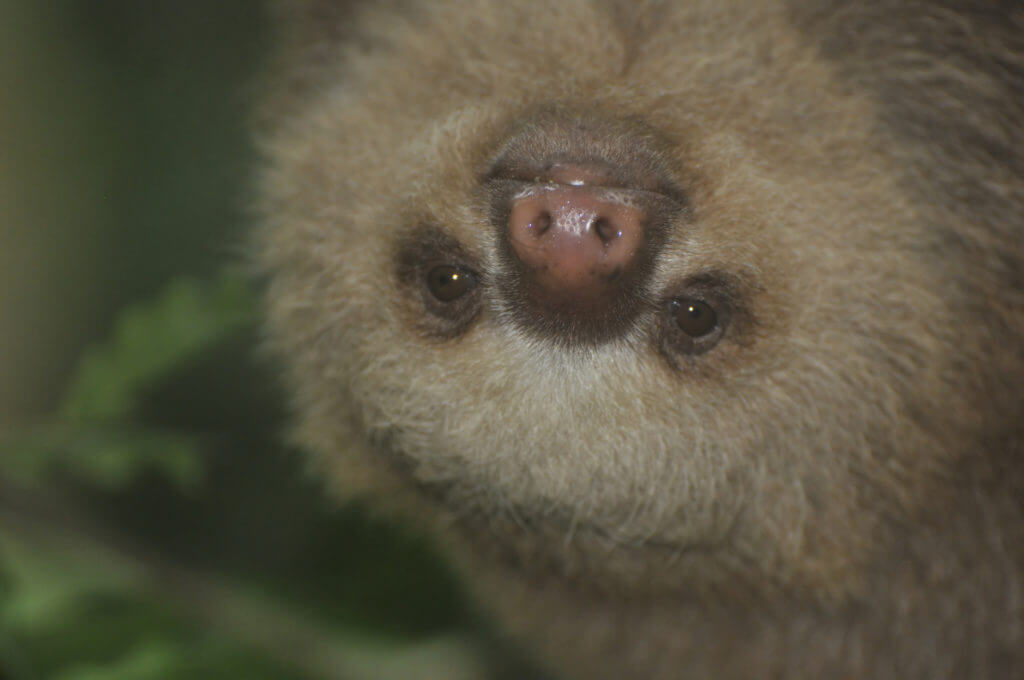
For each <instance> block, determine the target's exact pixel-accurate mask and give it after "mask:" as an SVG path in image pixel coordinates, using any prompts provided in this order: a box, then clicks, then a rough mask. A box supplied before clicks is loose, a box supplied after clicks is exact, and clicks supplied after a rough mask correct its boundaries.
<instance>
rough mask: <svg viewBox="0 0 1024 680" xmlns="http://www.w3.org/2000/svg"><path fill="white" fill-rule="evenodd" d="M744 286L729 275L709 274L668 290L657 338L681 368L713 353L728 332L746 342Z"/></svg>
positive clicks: (691, 278)
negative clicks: (711, 351)
mask: <svg viewBox="0 0 1024 680" xmlns="http://www.w3.org/2000/svg"><path fill="white" fill-rule="evenodd" d="M743 291H744V287H743V285H742V284H741V282H740V281H739V280H738V279H737V278H736V277H734V276H732V275H730V274H729V273H727V272H719V271H709V272H703V273H700V274H697V275H695V276H692V277H690V278H688V279H684V280H682V281H679V282H677V283H676V284H674V285H672V286H670V287H669V288H668V289H667V290H666V291H665V297H663V298H662V304H661V313H660V314H658V325H657V330H656V331H655V335H654V339H655V342H656V343H657V345H658V349H659V350H660V351H661V354H662V356H664V357H665V359H667V360H668V362H669V363H670V364H671V365H672V366H673V367H674V368H677V369H683V368H684V367H685V366H686V365H687V364H688V363H689V362H690V361H692V360H693V358H694V357H696V356H698V355H700V354H704V353H705V352H708V351H710V350H711V349H713V348H714V347H716V346H717V345H718V343H719V342H720V341H721V340H722V338H724V337H725V336H726V333H728V334H729V335H730V336H732V337H733V339H734V340H738V339H742V336H743V335H745V334H746V332H747V331H746V329H747V328H749V324H750V316H749V313H748V312H747V308H746V306H745V305H744V294H743Z"/></svg>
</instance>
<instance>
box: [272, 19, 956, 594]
mask: <svg viewBox="0 0 1024 680" xmlns="http://www.w3.org/2000/svg"><path fill="white" fill-rule="evenodd" d="M725 5H729V3H725V4H724V5H723V7H724V6H725ZM492 9H493V10H494V11H493V12H491V11H488V12H481V11H473V12H469V11H466V12H455V13H451V12H444V11H438V12H437V13H436V15H435V13H432V12H430V11H426V10H424V11H422V12H420V13H417V14H416V16H415V17H403V16H391V15H387V14H386V13H381V14H380V15H379V16H378V15H377V14H375V13H374V12H375V10H372V9H371V10H367V17H369V18H368V19H366V25H367V26H369V27H372V30H370V31H369V32H370V33H372V40H376V41H377V42H376V43H374V45H375V46H374V47H373V49H369V50H368V51H365V52H364V51H361V50H363V48H362V47H358V48H356V47H354V48H352V49H351V50H350V51H349V52H347V53H345V55H344V56H345V59H344V60H340V61H343V62H344V64H345V66H344V67H343V69H342V67H339V73H338V74H337V84H333V85H328V86H325V87H323V88H321V89H319V90H318V91H317V93H316V94H315V96H311V97H310V99H309V100H308V102H307V103H306V106H305V107H304V108H303V109H302V110H301V111H300V112H298V113H296V114H295V115H293V116H291V117H290V119H289V120H288V122H287V124H286V125H282V126H280V129H278V130H277V131H276V132H275V134H274V136H273V138H272V139H271V140H270V141H269V142H268V146H267V148H268V153H269V155H270V156H271V159H272V163H271V169H270V170H269V171H268V173H267V176H266V182H265V186H266V193H267V195H268V198H267V201H266V212H267V214H268V215H269V218H268V227H267V229H266V231H265V235H264V241H265V242H264V260H265V261H266V262H267V263H268V265H269V268H270V270H271V272H272V274H273V282H272V285H271V292H270V296H269V301H270V302H269V304H270V317H271V325H272V330H273V331H274V336H275V338H276V342H277V344H278V346H279V347H280V351H281V352H282V354H283V355H284V356H285V357H286V359H287V361H288V364H289V368H290V371H291V379H292V381H293V385H294V386H295V390H294V391H295V393H296V395H297V400H298V405H299V412H300V415H301V418H302V425H301V426H300V430H301V432H300V436H301V438H302V440H303V441H304V442H305V443H307V444H309V445H310V446H311V447H312V448H313V449H315V450H317V451H318V452H319V454H320V455H321V457H322V458H323V460H324V461H325V464H326V465H327V466H328V469H329V470H331V474H332V475H336V476H338V477H342V478H346V479H349V480H357V482H362V483H367V484H369V485H371V486H378V487H380V488H383V489H385V490H389V489H392V488H393V487H394V486H395V485H396V484H402V485H405V484H411V486H412V487H413V488H416V489H418V490H420V491H421V492H423V493H422V496H423V497H424V498H427V499H429V503H430V504H435V503H436V504H439V506H440V507H443V508H446V509H447V511H450V512H451V513H452V514H453V515H454V516H455V517H457V518H459V519H460V521H465V522H467V523H473V522H482V523H484V524H488V523H500V522H503V521H509V522H511V523H513V524H515V525H518V526H521V527H530V530H536V531H537V532H540V533H543V532H547V533H548V534H552V535H560V536H563V537H566V539H565V540H564V541H553V542H552V543H553V545H551V546H549V547H548V548H545V550H546V551H547V552H549V553H551V554H552V555H549V556H550V557H551V559H555V560H558V559H560V557H559V556H560V555H563V554H568V553H569V552H571V551H572V550H573V549H574V548H573V546H575V545H577V544H584V543H586V542H587V541H591V542H594V543H595V544H600V545H602V546H605V547H606V548H607V550H605V553H603V554H602V555H603V556H602V557H601V558H600V559H598V558H595V562H599V563H600V564H595V565H594V568H596V569H600V568H603V567H602V566H601V565H603V564H604V563H605V562H607V559H606V555H607V552H608V550H613V549H619V548H621V550H622V551H628V550H629V549H631V548H632V547H636V546H643V545H648V546H660V547H661V548H663V549H664V550H665V551H666V554H671V555H673V556H675V558H678V559H679V560H682V561H683V562H685V561H686V560H688V559H691V557H690V556H691V555H699V557H693V559H695V560H696V559H708V558H709V557H710V558H711V559H713V560H715V561H716V564H717V565H718V566H719V568H718V569H717V572H716V573H718V574H721V575H722V576H721V578H731V577H732V575H735V573H737V572H738V571H746V572H750V571H754V572H758V573H760V572H762V571H765V572H769V571H770V572H771V573H772V574H773V579H774V581H775V582H780V583H789V582H792V581H795V580H798V579H804V580H807V579H808V578H809V579H811V580H814V581H815V582H816V583H817V582H820V583H824V584H829V585H828V586H827V587H828V588H833V589H838V590H842V589H844V588H847V587H848V586H849V587H854V586H853V585H851V584H854V582H855V580H856V579H855V577H854V576H851V574H855V573H856V569H857V567H858V565H862V564H864V563H865V562H866V561H867V560H869V559H870V551H871V550H872V548H871V547H869V546H873V545H876V542H875V539H874V537H875V536H876V533H877V527H878V525H879V523H880V522H882V518H883V517H884V516H891V515H892V514H893V513H896V514H901V513H907V512H912V511H914V508H917V507H918V505H919V504H920V503H923V502H924V501H923V500H920V494H918V492H917V491H916V490H917V489H918V488H919V487H922V486H923V484H924V482H923V480H924V479H925V478H926V477H927V475H928V474H930V472H929V471H930V470H933V469H935V467H936V466H938V465H940V463H939V461H942V460H944V459H946V458H949V457H951V456H953V455H954V453H953V451H952V449H953V448H955V444H953V443H951V442H955V441H956V438H955V436H954V435H951V432H953V431H955V430H957V428H962V427H966V425H964V423H963V422H962V421H963V420H964V419H967V420H969V417H968V416H967V415H965V414H968V413H969V412H970V411H971V410H972V409H971V408H970V407H969V406H967V405H965V400H967V399H969V397H967V396H966V395H968V394H969V392H970V391H969V390H968V389H967V388H966V387H965V385H966V384H967V382H969V379H968V378H964V377H963V371H962V368H958V366H962V364H963V356H964V355H963V352H965V351H969V350H966V349H965V346H964V344H963V343H962V342H961V339H962V334H961V331H960V330H959V329H958V323H957V318H958V312H957V309H956V305H955V304H951V301H952V300H951V298H950V295H953V296H955V295H956V292H955V286H954V287H951V286H950V285H949V283H948V279H949V277H950V276H958V275H959V274H958V273H957V272H955V271H954V270H953V269H950V268H949V267H950V265H948V264H944V262H943V261H942V260H941V258H940V256H939V255H937V253H940V252H941V251H942V248H943V246H942V239H943V238H944V236H943V232H942V230H941V229H938V228H936V227H935V225H936V224H937V223H938V220H939V217H937V214H936V213H935V212H934V210H935V208H934V206H932V205H930V204H929V203H928V202H927V201H926V200H924V199H923V198H922V197H921V196H919V195H917V194H915V193H914V192H913V191H912V190H911V189H909V188H908V187H909V186H910V183H909V181H908V177H909V175H908V170H907V169H906V167H905V165H906V164H905V163H903V162H902V160H901V159H902V158H903V156H902V155H901V154H904V151H903V150H901V148H900V147H898V146H894V145H893V143H892V142H891V140H886V139H883V138H881V137H880V136H879V135H878V133H877V129H878V120H879V116H880V114H879V112H878V110H877V109H876V104H875V103H874V102H873V100H872V99H871V98H869V97H868V96H867V95H863V94H860V93H857V92H855V91H853V90H852V89H851V88H850V87H849V86H848V84H846V83H845V82H844V81H842V80H840V78H839V77H838V76H837V75H836V73H835V71H834V69H833V68H832V67H831V66H830V65H828V64H826V63H825V62H824V61H823V60H822V59H821V58H820V56H819V55H818V54H817V53H816V51H815V50H814V49H813V48H812V47H811V46H809V45H808V44H807V40H806V38H805V37H803V36H800V35H798V34H797V32H796V31H795V29H793V28H792V26H791V24H790V21H789V20H788V18H787V17H786V16H785V15H784V14H783V13H782V11H781V10H777V9H773V8H764V7H753V6H749V7H748V6H747V5H743V7H742V8H740V7H739V5H737V6H736V7H733V8H732V9H731V10H727V9H722V10H721V11H720V12H719V11H710V10H709V9H708V8H707V7H704V6H703V5H701V4H700V3H694V4H693V5H691V6H686V5H684V6H679V7H672V8H669V9H665V10H663V12H662V13H661V14H660V15H659V16H658V21H657V22H654V23H652V24H651V25H645V26H643V27H640V26H636V27H632V28H631V27H629V26H623V25H620V24H617V23H616V19H615V15H614V14H612V13H608V12H605V11H603V10H600V9H599V8H594V7H593V6H591V5H590V4H589V3H582V2H569V3H560V4H559V8H558V11H557V12H556V13H554V14H551V15H550V17H549V18H550V19H551V21H552V23H546V24H544V26H545V28H546V30H539V25H538V24H537V22H538V20H539V17H541V16H542V15H543V13H541V14H540V15H539V14H538V13H537V12H536V10H535V9H533V8H520V7H518V6H517V5H509V6H508V7H504V8H503V9H500V10H498V9H495V8H492ZM552 12H554V10H552ZM738 15H740V16H744V17H746V23H745V24H743V25H742V26H737V25H736V21H735V17H736V16H738ZM535 25H537V26H538V28H537V30H526V29H525V28H523V29H522V30H510V29H509V27H510V26H520V27H527V26H535ZM755 25H756V29H755ZM641 28H643V30H642V31H641ZM680 36H685V39H684V38H681V37H680ZM342 83H343V84H342ZM951 291H952V292H951ZM961 416H963V418H961ZM957 436H959V435H957ZM680 556H683V557H680ZM584 559H588V558H584ZM524 560H525V558H524ZM836 584H838V585H836ZM822 587H823V588H824V587H826V586H822Z"/></svg>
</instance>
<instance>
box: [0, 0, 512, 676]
mask: <svg viewBox="0 0 1024 680" xmlns="http://www.w3.org/2000/svg"><path fill="white" fill-rule="evenodd" d="M271 32H272V27H271V26H270V25H269V20H268V18H267V14H266V12H265V9H264V8H263V6H262V5H261V4H260V3H258V2H254V1H253V0H217V1H216V2H209V1H203V0H175V1H174V2H170V1H158V0H48V1H46V2H38V1H36V0H2V1H0V678H3V679H5V680H6V679H11V680H36V679H43V678H45V679H60V680H93V679H95V680H99V679H104V680H105V679H114V680H117V679H136V678H138V679H142V678H146V679H148V678H154V679H155V678H179V677H180V678H215V677H223V678H352V679H353V680H359V679H362V678H434V677H436V678H446V679H456V678H462V677H466V678H468V677H476V676H478V675H479V674H480V673H482V672H483V671H482V670H481V669H482V666H481V664H485V665H488V666H492V667H494V666H501V667H503V668H505V669H506V670H505V671H503V672H497V673H496V674H497V675H506V674H512V675H514V674H515V673H516V672H517V671H514V670H511V666H509V665H508V663H507V662H506V660H498V657H497V656H495V653H494V652H493V650H492V649H491V646H490V645H482V643H480V642H479V636H478V635H470V634H467V631H468V630H470V629H474V628H476V622H475V617H474V615H473V614H472V612H471V611H470V610H469V607H468V606H467V604H466V602H465V599H464V597H463V596H462V594H461V591H460V589H459V587H458V584H457V583H456V582H455V580H454V579H453V577H452V575H451V573H450V572H449V570H448V569H447V568H446V567H445V566H444V564H443V563H442V562H441V561H439V560H438V558H437V557H436V555H435V554H434V552H433V551H432V549H431V547H430V546H429V545H428V544H427V543H426V542H425V541H424V540H423V539H422V538H420V537H417V536H413V535H409V534H407V533H405V532H403V531H402V530H401V529H400V528H399V527H395V526H393V525H390V524H388V523H386V522H384V521H383V520H381V519H377V518H374V517H373V515H372V514H371V513H370V512H368V511H367V510H366V509H365V508H362V507H359V506H353V505H344V506H339V505H338V504H336V503H332V502H330V501H329V500H327V499H326V498H325V497H324V495H323V493H322V490H321V488H320V485H319V484H318V483H317V481H316V479H315V478H314V475H313V474H312V473H310V472H309V471H306V470H305V468H304V467H303V464H302V457H301V455H300V453H299V452H295V451H291V450H289V449H288V447H287V445H286V443H285V441H284V436H283V429H284V428H283V422H284V413H285V405H284V400H283V399H282V396H281V394H280V393H279V391H278V387H277V385H276V383H275V371H274V368H273V366H270V365H268V364H267V363H266V361H265V360H263V359H260V358H259V356H258V352H255V351H254V348H255V347H256V345H257V344H258V343H257V338H258V321H257V319H256V312H255V310H256V306H257V305H256V302H255V297H256V294H255V293H254V291H253V285H252V284H251V282H250V281H249V280H248V279H247V276H246V275H245V273H244V272H243V271H242V267H241V266H239V264H240V263H241V261H242V259H243V258H242V254H243V251H244V244H245V241H246V238H247V232H248V231H249V230H250V228H251V223H252V218H251V216H250V214H249V209H248V206H249V204H250V203H251V200H250V199H251V191H252V189H251V185H252V177H253V164H254V153H253V150H252V147H251V144H250V140H249V130H248V129H247V122H246V118H247V115H248V111H249V110H250V108H251V104H252V100H253V99H254V97H255V88H256V85H255V83H256V79H255V76H256V75H257V74H258V73H259V70H260V67H261V62H262V60H263V59H265V58H266V56H267V52H268V43H269V41H270V37H271ZM482 646H486V647H487V649H488V651H487V652H481V648H482ZM499 656H500V655H499ZM492 671H493V669H492ZM512 675H510V677H512Z"/></svg>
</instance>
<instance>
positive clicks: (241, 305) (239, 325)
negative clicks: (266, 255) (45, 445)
mask: <svg viewBox="0 0 1024 680" xmlns="http://www.w3.org/2000/svg"><path fill="white" fill-rule="evenodd" d="M254 307H255V305H254V301H253V296H252V293H251V291H250V290H249V287H248V284H247V282H246V280H245V277H244V276H242V275H241V274H240V273H239V272H238V271H237V270H234V269H229V270H226V271H225V272H224V273H223V274H222V275H221V276H220V278H219V279H218V280H216V281H214V282H212V283H205V284H204V283H201V282H199V281H196V280H194V279H179V280H177V281H174V282H172V283H171V284H170V285H168V286H167V288H166V289H165V290H164V292H163V293H162V294H161V295H160V297H159V298H157V299H156V300H155V301H153V302H152V303H151V304H148V305H143V306H135V307H130V308H128V309H127V310H125V312H123V313H122V314H121V316H120V317H119V318H118V320H117V323H116V327H115V329H114V333H113V337H112V338H111V339H110V340H109V341H108V342H106V343H104V344H102V345H99V346H97V347H94V348H92V349H91V350H89V351H88V352H86V354H85V356H84V358H83V359H82V361H81V363H80V365H79V368H78V371H77V372H76V374H75V376H74V378H73V379H72V381H71V386H70V388H69V389H68V391H67V394H66V396H65V399H64V403H63V406H62V408H61V414H62V416H63V417H64V418H65V419H66V420H68V421H69V422H74V423H87V422H103V421H108V422H109V421H112V420H117V419H123V418H125V417H127V416H128V415H129V414H130V412H131V410H132V407H133V406H134V405H135V403H136V401H137V399H138V397H139V395H140V393H141V392H142V391H143V390H144V389H145V388H146V387H148V386H150V385H152V384H153V383H155V382H157V381H159V380H160V379H161V378H162V377H164V376H166V375H167V374H169V373H170V372H171V371H173V370H174V369H175V368H176V367H178V366H180V365H181V364H182V363H183V362H185V361H187V360H188V359H190V358H191V357H193V356H195V355H196V354H198V353H199V352H201V351H203V350H204V349H208V348H210V347H212V346H215V345H216V344H217V343H219V342H222V341H223V340H225V339H226V338H228V337H230V336H231V335H233V334H234V333H236V332H238V331H239V330H241V329H243V328H245V327H246V326H247V325H249V324H251V322H252V320H253V318H254V313H253V311H254Z"/></svg>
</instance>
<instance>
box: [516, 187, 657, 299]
mask: <svg viewBox="0 0 1024 680" xmlns="http://www.w3.org/2000/svg"><path fill="white" fill-rule="evenodd" d="M574 174H575V173H572V172H561V173H559V177H558V178H559V179H568V180H569V182H571V183H560V182H554V181H549V182H547V183H543V184H532V185H529V186H528V187H527V188H526V189H524V190H522V191H521V192H520V193H519V194H518V195H517V196H516V197H515V198H513V200H512V209H511V211H510V214H509V220H508V229H509V241H510V242H511V245H512V250H513V252H514V253H515V254H516V257H518V258H519V260H520V261H521V262H522V263H523V265H525V267H526V268H527V270H528V271H530V272H531V274H532V277H533V280H534V282H535V283H536V284H537V285H538V286H540V288H541V289H542V290H544V291H545V293H546V294H547V295H550V296H551V297H552V298H561V299H566V298H574V299H590V300H593V301H594V302H597V301H599V298H600V297H601V296H602V294H603V293H604V292H605V291H606V290H607V288H608V286H609V285H611V284H612V283H614V282H615V281H616V279H618V278H619V277H620V276H621V275H622V274H624V273H625V272H627V271H628V270H629V269H630V267H631V266H632V264H633V263H634V261H635V260H636V256H637V251H638V250H639V249H640V247H641V245H642V242H643V237H644V234H643V231H644V230H643V222H644V214H643V212H644V211H643V210H642V209H641V208H639V207H638V206H637V205H636V204H635V201H631V200H630V195H629V194H630V192H629V191H624V190H620V189H615V188H609V187H603V186H587V185H586V184H585V183H584V181H583V180H582V179H575V178H574ZM578 175H579V177H584V176H585V175H586V173H585V172H583V171H581V172H580V173H578Z"/></svg>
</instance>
